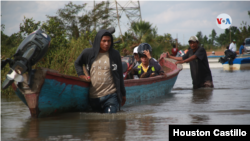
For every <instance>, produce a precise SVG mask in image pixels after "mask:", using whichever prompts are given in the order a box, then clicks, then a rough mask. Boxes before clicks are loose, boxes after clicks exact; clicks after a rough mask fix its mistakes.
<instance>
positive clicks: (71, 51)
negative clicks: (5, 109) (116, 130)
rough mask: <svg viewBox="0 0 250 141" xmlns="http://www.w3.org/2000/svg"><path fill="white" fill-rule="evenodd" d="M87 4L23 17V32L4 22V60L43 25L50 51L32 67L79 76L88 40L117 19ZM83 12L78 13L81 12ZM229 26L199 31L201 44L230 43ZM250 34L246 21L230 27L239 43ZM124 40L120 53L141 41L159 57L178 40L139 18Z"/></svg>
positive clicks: (103, 8)
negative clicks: (43, 17) (12, 30)
mask: <svg viewBox="0 0 250 141" xmlns="http://www.w3.org/2000/svg"><path fill="white" fill-rule="evenodd" d="M86 5H87V4H86V3H85V4H82V5H75V4H73V3H72V2H69V3H68V4H66V5H65V7H64V8H62V9H59V10H58V11H57V14H58V15H57V16H49V15H47V18H48V20H47V21H45V22H43V23H42V22H40V21H38V22H36V21H35V20H33V18H30V19H29V18H26V17H24V20H23V23H21V24H20V31H19V32H18V33H13V34H12V35H11V36H7V35H5V34H4V32H3V31H4V25H1V55H2V56H1V57H2V58H1V59H6V58H10V57H11V56H12V55H14V54H15V51H16V49H17V47H18V46H19V44H20V43H21V42H22V41H23V39H25V37H26V36H27V35H29V34H30V33H32V32H33V31H35V30H37V29H39V28H41V29H42V30H44V31H45V32H46V33H47V34H49V36H50V37H51V43H50V47H49V50H48V52H47V54H46V55H45V57H43V58H42V59H41V60H40V61H39V62H38V63H37V64H36V65H34V66H33V68H36V67H44V68H50V69H54V70H57V71H58V72H60V73H63V74H67V75H71V76H77V74H76V71H75V67H74V61H75V60H76V58H77V57H78V56H79V55H80V53H81V52H82V50H84V49H85V48H89V47H91V45H90V44H89V41H92V42H93V41H94V38H95V35H96V33H97V31H98V30H100V29H106V28H109V27H111V26H112V25H113V23H114V22H115V19H114V17H110V16H109V15H110V14H109V12H110V11H109V9H108V6H107V3H105V2H100V3H98V4H96V6H95V7H94V8H93V9H92V10H91V11H86V10H85V7H86ZM80 12H83V13H84V14H81V16H79V13H80ZM229 33H230V32H229V30H228V29H226V30H225V33H223V34H221V35H219V36H216V35H217V34H216V32H215V30H214V29H213V30H212V32H211V34H210V35H209V38H208V37H207V36H206V35H205V36H204V37H203V35H202V32H201V31H199V32H198V33H197V35H196V36H197V37H198V38H199V40H200V43H201V44H203V45H204V48H205V49H207V50H211V49H213V50H215V49H219V48H220V47H224V46H225V45H228V44H229V43H230V42H229V40H230V39H229V38H230V36H229V35H230V34H229ZM249 36H250V27H249V26H248V25H247V24H246V23H245V22H243V23H242V27H239V28H236V27H235V28H231V39H236V41H237V42H236V43H237V45H240V44H241V42H242V41H243V39H245V38H246V37H249ZM122 38H123V41H124V42H121V43H119V44H116V45H115V46H114V48H115V49H117V50H118V51H119V52H120V54H121V56H125V55H131V54H132V52H133V49H134V47H136V46H138V45H139V44H140V43H143V42H147V43H149V44H150V45H151V46H152V48H153V52H152V56H153V57H154V58H156V59H158V58H159V57H160V54H161V53H163V52H166V51H168V52H170V51H171V49H172V46H173V45H174V44H176V40H175V39H173V38H172V37H171V34H169V33H166V34H164V35H158V34H157V27H153V25H152V24H151V23H150V22H147V21H139V22H135V23H132V24H131V27H130V29H129V30H128V31H127V32H125V33H124V35H123V37H122ZM114 40H115V41H119V40H122V39H121V37H114ZM178 48H179V49H182V50H185V49H186V48H188V45H187V46H182V45H181V44H180V43H178ZM8 71H9V68H8V66H6V67H5V68H4V69H3V70H2V71H1V82H3V81H4V80H5V76H6V74H7V72H8ZM1 93H2V95H9V94H12V93H13V90H12V88H10V87H9V88H8V89H6V90H1Z"/></svg>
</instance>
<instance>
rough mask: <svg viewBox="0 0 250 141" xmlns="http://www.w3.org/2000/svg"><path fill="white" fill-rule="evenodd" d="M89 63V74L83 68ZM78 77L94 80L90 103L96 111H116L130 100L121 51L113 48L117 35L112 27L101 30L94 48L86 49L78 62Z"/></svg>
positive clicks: (91, 87) (92, 81)
mask: <svg viewBox="0 0 250 141" xmlns="http://www.w3.org/2000/svg"><path fill="white" fill-rule="evenodd" d="M83 65H85V66H86V69H87V73H88V74H90V77H88V76H86V74H85V73H84V70H83ZM75 69H76V72H77V74H78V76H79V77H80V78H81V79H84V80H87V81H88V80H91V85H90V89H89V104H90V106H91V107H92V109H93V110H94V111H96V112H103V113H116V112H117V111H118V109H120V106H123V105H124V104H125V102H126V90H125V87H124V80H123V72H122V63H121V56H120V53H119V52H118V51H117V50H115V49H113V37H112V34H111V33H110V32H109V31H108V30H104V29H102V30H100V31H99V32H98V33H97V34H96V37H95V40H94V43H93V47H92V48H87V49H84V50H83V51H82V53H81V54H80V56H78V58H77V59H76V61H75Z"/></svg>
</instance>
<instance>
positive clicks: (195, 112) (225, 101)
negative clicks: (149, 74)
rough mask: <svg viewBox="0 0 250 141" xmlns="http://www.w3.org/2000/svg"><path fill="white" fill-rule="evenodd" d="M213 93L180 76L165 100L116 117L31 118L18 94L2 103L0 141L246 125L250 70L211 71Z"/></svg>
mask: <svg viewBox="0 0 250 141" xmlns="http://www.w3.org/2000/svg"><path fill="white" fill-rule="evenodd" d="M211 71H212V75H213V80H214V86H215V88H214V89H210V88H207V89H198V90H192V79H191V76H190V70H189V69H184V70H182V71H181V72H180V74H179V76H178V78H177V81H176V83H175V86H174V88H173V90H172V92H171V93H170V94H168V95H166V96H163V97H160V98H156V99H152V100H150V101H145V102H142V103H139V104H135V105H130V106H125V107H123V108H122V111H121V112H119V113H117V114H112V115H107V114H97V113H66V114H62V115H58V116H55V117H48V118H40V119H34V118H31V117H30V113H29V110H28V108H27V107H26V105H24V104H23V103H22V102H21V101H20V100H19V99H18V98H17V97H16V96H13V97H12V98H2V99H1V110H2V111H1V139H2V141H11V140H22V141H23V140H25V141H26V140H27V141H29V140H30V141H43V140H46V141H81V140H98V141H99V140H100V141H110V140H129V141H130V140H148V141H151V140H152V141H161V140H162V141H166V140H168V125H169V124H250V71H234V72H226V71H223V70H222V69H212V70H211Z"/></svg>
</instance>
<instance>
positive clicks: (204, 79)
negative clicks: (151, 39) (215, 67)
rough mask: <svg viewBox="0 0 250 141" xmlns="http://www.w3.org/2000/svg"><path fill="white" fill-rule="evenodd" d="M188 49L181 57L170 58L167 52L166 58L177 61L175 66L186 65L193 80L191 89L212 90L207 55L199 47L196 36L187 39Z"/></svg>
mask: <svg viewBox="0 0 250 141" xmlns="http://www.w3.org/2000/svg"><path fill="white" fill-rule="evenodd" d="M188 42H189V45H190V49H189V50H188V52H187V53H186V54H185V55H183V56H182V57H174V56H170V55H169V53H168V52H167V57H168V58H171V59H174V60H177V62H176V63H175V64H183V63H188V62H189V65H190V69H191V76H192V79H193V89H197V88H200V87H211V88H213V87H214V85H213V79H212V74H211V70H210V68H209V64H208V59H207V53H206V50H205V49H204V48H203V47H199V46H198V45H199V41H198V38H197V37H196V36H191V37H190V39H189V41H188Z"/></svg>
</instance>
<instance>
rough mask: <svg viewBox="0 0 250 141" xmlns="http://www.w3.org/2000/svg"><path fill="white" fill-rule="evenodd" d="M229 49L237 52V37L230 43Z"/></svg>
mask: <svg viewBox="0 0 250 141" xmlns="http://www.w3.org/2000/svg"><path fill="white" fill-rule="evenodd" d="M229 49H230V50H232V51H233V52H236V50H237V48H236V43H235V39H234V40H233V42H232V43H231V44H230V45H229Z"/></svg>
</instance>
